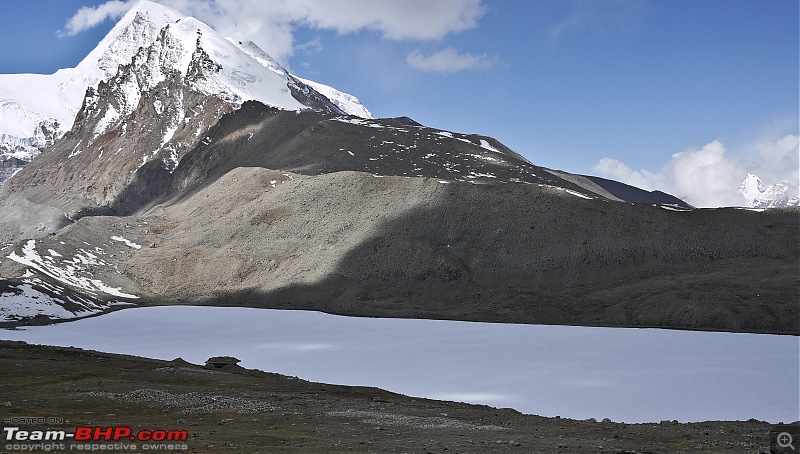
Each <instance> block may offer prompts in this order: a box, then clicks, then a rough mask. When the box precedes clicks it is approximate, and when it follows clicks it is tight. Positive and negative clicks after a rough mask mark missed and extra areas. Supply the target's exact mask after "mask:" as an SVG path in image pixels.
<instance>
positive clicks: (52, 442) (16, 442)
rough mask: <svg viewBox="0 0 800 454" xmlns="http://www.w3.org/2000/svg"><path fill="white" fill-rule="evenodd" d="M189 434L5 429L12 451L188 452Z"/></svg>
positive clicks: (119, 429)
mask: <svg viewBox="0 0 800 454" xmlns="http://www.w3.org/2000/svg"><path fill="white" fill-rule="evenodd" d="M188 437H189V434H188V432H187V431H185V430H136V431H134V430H133V429H131V428H130V427H128V426H106V427H96V426H77V427H76V428H75V430H74V431H66V430H23V429H21V428H20V427H3V439H4V440H5V448H6V450H8V451H47V452H49V451H76V450H77V451H137V450H139V449H141V450H144V451H147V450H159V451H186V450H187V449H188V448H189V447H188V445H186V443H184V442H185V441H186V440H187V438H188Z"/></svg>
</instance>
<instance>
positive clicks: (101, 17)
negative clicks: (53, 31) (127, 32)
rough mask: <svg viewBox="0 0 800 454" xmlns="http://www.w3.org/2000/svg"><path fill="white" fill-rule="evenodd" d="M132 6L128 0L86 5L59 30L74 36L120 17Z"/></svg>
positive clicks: (62, 33)
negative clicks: (93, 5) (91, 5)
mask: <svg viewBox="0 0 800 454" xmlns="http://www.w3.org/2000/svg"><path fill="white" fill-rule="evenodd" d="M130 8H131V3H130V2H128V1H120V0H112V1H108V2H105V3H103V4H102V5H98V6H96V7H90V6H84V7H82V8H81V9H79V10H78V12H76V13H75V14H74V15H73V16H72V17H71V18H69V20H68V21H67V23H66V25H65V26H64V30H61V31H59V34H60V35H62V36H72V35H75V34H78V33H80V32H82V31H84V30H88V29H90V28H93V27H95V26H97V25H98V24H100V23H102V22H104V21H105V20H107V19H119V18H121V17H122V16H123V15H125V13H126V12H128V10H129V9H130Z"/></svg>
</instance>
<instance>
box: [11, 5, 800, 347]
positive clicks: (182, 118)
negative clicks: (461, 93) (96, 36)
mask: <svg viewBox="0 0 800 454" xmlns="http://www.w3.org/2000/svg"><path fill="white" fill-rule="evenodd" d="M131 27H133V28H131ZM136 30H146V31H148V33H149V35H148V36H150V38H148V39H144V40H142V39H139V38H137V40H135V41H131V39H132V38H131V33H133V32H134V31H136ZM140 34H141V33H140ZM144 35H147V33H145V34H143V35H142V36H144ZM126 40H127V41H126ZM128 41H130V42H128ZM134 47H135V49H133V48H134ZM99 49H100V50H97V51H96V52H93V55H95V57H96V56H97V55H101V58H97V59H95V61H96V62H99V63H97V65H98V66H97V68H100V69H103V68H105V70H107V69H108V68H107V66H108V64H105V63H104V64H102V65H101V64H100V63H103V62H106V63H107V62H108V61H109V60H108V59H109V58H110V57H109V55H116V56H118V55H119V52H116V53H114V52H111V50H116V51H119V49H125V50H126V52H128V53H129V55H130V57H129V59H128V60H126V61H124V62H118V63H119V64H118V65H117V66H116V71H114V72H113V75H110V76H108V77H101V78H100V79H98V81H97V82H96V84H95V83H89V84H88V85H87V86H86V87H85V95H84V96H83V98H82V101H81V103H80V105H79V106H78V107H76V108H75V109H76V111H75V116H74V119H73V120H70V121H68V120H62V121H66V122H68V123H69V124H70V128H69V130H68V131H65V132H64V133H63V134H60V135H59V136H58V137H57V138H56V139H54V140H53V143H51V144H49V145H47V146H45V147H43V149H44V151H43V152H41V154H39V155H38V156H37V157H36V158H35V159H33V160H32V161H31V162H30V163H27V164H25V165H24V167H22V168H21V169H19V168H14V169H13V172H11V171H8V172H6V173H9V174H10V173H14V175H13V177H10V178H8V179H7V180H6V181H5V182H4V183H3V184H2V186H0V239H3V240H4V241H5V242H7V243H8V244H6V245H5V246H4V247H3V249H2V251H3V254H2V256H0V276H2V279H0V291H2V295H4V296H3V297H0V303H3V301H6V302H9V301H12V299H13V301H20V300H24V301H26V303H25V304H26V305H27V306H24V308H25V310H22V309H20V307H22V306H17V305H13V304H10V303H7V304H5V303H4V304H0V324H6V325H9V326H11V325H18V324H26V323H45V322H49V321H52V320H63V319H70V318H74V317H81V316H86V315H92V314H96V313H101V312H104V311H109V310H115V309H118V308H124V307H130V306H131V305H142V304H211V305H222V306H229V305H233V306H239V305H245V306H252V307H271V308H291V309H300V308H302V309H315V310H323V311H328V312H334V313H341V314H351V315H362V316H392V317H425V318H447V319H459V320H475V321H478V320H481V321H496V322H518V323H552V324H575V325H596V326H656V327H669V328H683V329H709V330H730V331H755V332H770V333H797V332H800V330H798V319H799V318H798V307H797V304H796V303H797V298H798V272H797V271H798V267H797V264H798V258H799V257H800V253H799V252H798V251H799V250H800V244H799V242H800V240H798V219H799V218H800V217H798V209H797V208H789V209H776V210H766V211H763V212H755V211H749V210H741V209H734V208H726V209H716V210H708V209H702V210H698V209H693V207H691V206H690V205H688V204H686V203H685V202H683V201H681V200H680V199H677V198H675V197H673V196H670V195H668V194H664V193H659V192H648V191H643V190H640V189H638V188H634V187H632V186H628V185H624V184H622V183H619V182H615V181H611V180H605V179H601V178H596V177H589V176H581V175H574V174H569V173H566V172H562V171H556V170H551V169H546V168H543V167H540V166H537V165H535V164H533V163H531V162H530V161H528V160H527V159H525V158H524V157H523V156H521V155H520V154H518V153H516V152H514V151H513V150H511V149H509V148H508V147H506V146H505V145H503V144H502V143H501V142H499V141H498V140H496V139H493V138H491V137H486V136H481V135H477V134H463V133H457V132H450V131H443V130H439V129H435V128H431V127H426V126H423V125H421V124H419V123H417V122H415V121H414V120H412V119H410V118H406V117H399V118H384V119H374V118H371V114H370V113H369V111H368V110H366V108H364V107H363V106H362V105H361V104H360V102H358V100H357V99H355V97H353V96H352V95H348V94H345V93H342V92H339V91H337V90H335V89H333V88H331V87H327V86H324V85H322V84H318V83H316V82H311V81H305V80H303V79H300V78H298V77H296V76H293V75H292V74H290V73H289V72H287V71H286V70H285V69H283V68H282V67H280V65H278V64H277V63H276V62H275V61H274V60H272V59H271V58H270V57H269V56H268V55H267V54H266V53H264V52H263V51H261V50H260V49H258V48H257V47H256V46H255V45H254V44H252V43H241V42H237V41H232V40H228V39H225V38H222V37H220V36H219V35H217V34H216V32H215V31H213V30H212V29H210V28H209V27H207V26H206V25H205V24H202V23H201V22H199V21H197V20H195V19H192V18H186V17H183V16H181V15H179V14H177V13H175V12H174V11H171V10H167V9H166V8H163V7H161V6H160V5H155V4H152V3H147V2H143V3H141V4H139V5H138V6H137V7H136V8H134V10H132V11H131V12H130V13H128V14H127V15H126V16H125V18H123V20H122V21H121V22H120V24H118V26H117V27H115V28H114V30H112V32H111V33H110V34H109V37H107V38H106V39H104V41H103V42H102V43H101V46H100V48H99ZM103 49H105V50H106V51H108V52H111V53H110V54H108V55H106V54H104V53H103V52H105V51H103ZM87 58H88V57H87ZM114 58H117V57H114ZM82 65H84V63H82ZM79 68H82V69H81V71H83V72H82V74H84V73H85V74H99V72H98V71H100V69H97V68H95V70H92V71H89V70H87V69H86V66H85V65H84V66H81V65H79ZM100 72H102V71H100ZM98 77H100V76H98ZM90 79H91V78H88V77H84V78H83V79H81V80H84V81H89V82H91V80H90ZM74 80H77V79H74ZM48 83H49V82H48ZM75 83H77V82H75ZM2 87H3V84H2V80H0V96H2V95H3V93H2ZM19 103H20V105H21V106H22V105H24V100H19ZM37 115H39V116H40V117H41V118H50V117H48V116H47V112H39V113H38V114H37ZM53 118H55V117H53ZM0 127H2V124H0ZM0 133H2V131H0ZM17 134H18V136H20V135H24V134H23V133H22V132H20V133H17ZM20 140H21V139H20ZM3 298H5V300H3ZM15 304H16V303H15Z"/></svg>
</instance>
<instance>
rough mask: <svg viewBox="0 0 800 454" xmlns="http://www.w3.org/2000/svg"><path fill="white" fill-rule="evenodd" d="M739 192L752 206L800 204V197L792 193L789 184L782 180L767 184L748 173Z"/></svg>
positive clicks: (766, 206) (776, 206)
mask: <svg viewBox="0 0 800 454" xmlns="http://www.w3.org/2000/svg"><path fill="white" fill-rule="evenodd" d="M739 192H740V193H741V194H742V196H744V198H745V200H746V203H747V206H748V207H750V208H781V207H788V206H800V197H798V196H797V195H792V194H790V187H789V184H788V183H786V182H785V181H784V182H780V183H777V184H773V185H769V186H767V185H765V184H764V183H763V182H762V181H761V179H760V178H758V177H757V176H755V175H753V174H752V173H748V174H747V177H746V178H745V179H744V181H742V184H741V185H739Z"/></svg>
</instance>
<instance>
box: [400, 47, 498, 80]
mask: <svg viewBox="0 0 800 454" xmlns="http://www.w3.org/2000/svg"><path fill="white" fill-rule="evenodd" d="M406 61H407V62H408V65H409V66H411V67H412V68H414V69H418V70H420V71H426V72H437V73H444V74H446V73H451V72H455V71H464V70H474V69H486V68H489V67H491V66H494V65H495V64H497V62H498V60H497V58H494V57H489V56H487V55H472V54H469V53H466V54H460V53H458V51H457V50H455V49H453V48H452V47H448V48H445V49H442V50H440V51H439V52H436V53H433V54H431V55H423V54H422V53H420V52H419V51H414V52H412V53H411V54H410V55H409V56H408V58H406Z"/></svg>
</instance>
